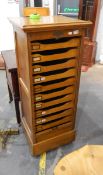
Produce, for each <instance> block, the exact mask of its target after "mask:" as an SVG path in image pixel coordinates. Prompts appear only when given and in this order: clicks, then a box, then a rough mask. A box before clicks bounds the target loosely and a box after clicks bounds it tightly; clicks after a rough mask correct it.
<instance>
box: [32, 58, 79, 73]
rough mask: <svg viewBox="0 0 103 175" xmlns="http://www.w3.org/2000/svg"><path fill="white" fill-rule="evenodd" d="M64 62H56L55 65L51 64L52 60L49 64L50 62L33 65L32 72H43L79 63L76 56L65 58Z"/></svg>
mask: <svg viewBox="0 0 103 175" xmlns="http://www.w3.org/2000/svg"><path fill="white" fill-rule="evenodd" d="M62 62H64V63H62ZM62 62H61V63H60V64H55V65H50V63H51V62H50V63H49V65H48V64H42V65H35V66H33V69H32V71H33V72H32V73H33V74H38V73H43V72H49V71H54V70H60V69H65V68H71V67H76V65H77V60H76V59H75V58H72V59H68V60H66V61H65V60H63V61H62ZM58 63H59V61H58ZM51 64H52V63H51Z"/></svg>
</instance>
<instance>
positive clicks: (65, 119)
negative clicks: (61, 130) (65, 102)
mask: <svg viewBox="0 0 103 175" xmlns="http://www.w3.org/2000/svg"><path fill="white" fill-rule="evenodd" d="M72 119H73V117H72V116H67V117H63V118H61V119H58V120H57V121H55V120H54V121H52V122H50V123H47V124H41V125H38V126H36V132H40V131H42V130H46V129H48V128H52V127H55V126H58V125H60V124H63V123H67V122H71V123H72Z"/></svg>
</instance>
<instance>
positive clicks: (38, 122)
mask: <svg viewBox="0 0 103 175" xmlns="http://www.w3.org/2000/svg"><path fill="white" fill-rule="evenodd" d="M45 122H46V119H42V120H38V121H37V122H36V124H41V123H45Z"/></svg>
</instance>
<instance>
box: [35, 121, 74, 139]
mask: <svg viewBox="0 0 103 175" xmlns="http://www.w3.org/2000/svg"><path fill="white" fill-rule="evenodd" d="M72 129H73V124H72V122H68V123H64V124H62V125H59V126H57V127H54V128H49V129H47V130H44V131H41V132H38V133H36V140H37V142H40V141H42V140H44V139H45V140H46V139H50V138H51V137H56V136H57V135H60V134H62V133H65V132H68V131H72Z"/></svg>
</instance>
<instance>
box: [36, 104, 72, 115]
mask: <svg viewBox="0 0 103 175" xmlns="http://www.w3.org/2000/svg"><path fill="white" fill-rule="evenodd" d="M73 107H74V103H73V101H70V102H67V103H65V104H63V105H59V107H54V108H51V109H48V110H38V111H35V114H36V118H39V117H42V116H46V115H49V114H52V113H55V112H59V111H62V110H66V109H69V108H73Z"/></svg>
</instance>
